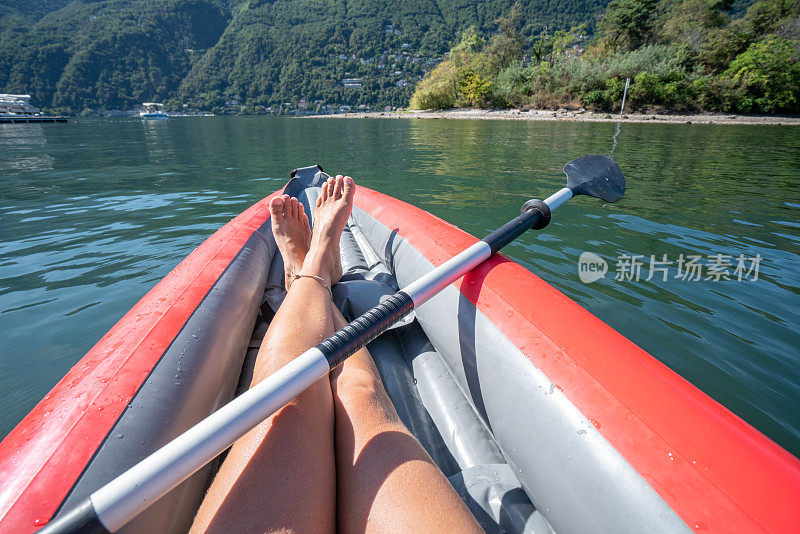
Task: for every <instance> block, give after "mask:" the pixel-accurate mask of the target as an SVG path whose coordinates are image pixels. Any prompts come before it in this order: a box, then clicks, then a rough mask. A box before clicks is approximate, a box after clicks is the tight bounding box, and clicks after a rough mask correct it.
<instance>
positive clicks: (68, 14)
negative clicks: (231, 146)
mask: <svg viewBox="0 0 800 534" xmlns="http://www.w3.org/2000/svg"><path fill="white" fill-rule="evenodd" d="M512 2H513V0H484V1H478V0H383V1H382V0H100V1H91V0H72V1H70V0H33V1H29V2H25V1H23V0H2V6H0V92H23V93H30V94H32V95H33V97H34V103H36V104H38V105H39V106H40V107H43V108H46V109H49V110H53V111H59V110H62V111H72V112H80V111H83V110H86V111H87V112H88V111H89V110H102V109H130V108H132V107H134V106H136V105H137V104H140V103H141V102H143V101H147V100H164V101H167V102H168V103H170V105H171V106H172V107H173V108H180V107H181V106H182V105H188V106H189V107H192V108H200V109H218V110H219V109H222V108H225V107H227V108H228V109H234V108H235V109H239V110H242V106H246V107H244V108H243V109H244V110H245V111H259V110H261V109H263V107H266V106H275V105H279V104H281V103H285V102H292V103H293V104H294V105H296V104H297V103H299V102H300V101H301V100H304V101H307V102H308V103H310V104H311V105H314V104H315V103H316V105H321V104H349V105H357V104H372V105H387V104H392V105H405V104H407V102H408V99H409V98H410V96H411V93H412V92H413V88H414V86H415V85H416V83H417V81H418V80H419V78H420V77H421V76H422V75H423V74H424V73H425V72H427V71H428V70H430V69H431V68H432V67H433V66H434V65H435V64H436V63H438V62H439V61H440V60H441V58H442V56H443V54H444V53H445V52H447V51H448V50H449V49H450V47H451V46H452V45H453V43H454V42H456V41H457V39H458V37H459V36H460V35H461V33H462V32H463V31H464V30H465V29H467V28H468V27H470V26H474V27H475V28H476V29H477V30H478V31H479V32H482V33H486V34H491V33H493V32H495V31H496V25H495V22H494V21H495V20H496V19H498V18H499V17H501V16H503V15H505V14H507V13H508V12H509V10H510V8H511V5H512ZM606 4H607V0H520V1H519V5H518V11H519V14H520V20H521V21H522V22H521V28H520V30H521V34H522V35H523V37H524V38H525V39H526V40H528V41H529V42H532V41H533V40H534V39H535V38H537V37H538V36H540V35H541V34H542V33H544V32H549V33H552V32H554V31H555V30H558V29H567V28H570V27H571V26H574V25H577V24H579V23H583V22H586V23H587V24H588V28H589V31H591V30H592V29H593V28H594V26H595V24H596V22H597V20H598V18H599V16H600V14H601V13H602V12H603V10H604V8H605V5H606ZM347 78H360V80H358V81H356V82H354V83H350V84H349V86H348V87H345V84H344V83H343V80H344V79H347ZM258 106H261V107H258Z"/></svg>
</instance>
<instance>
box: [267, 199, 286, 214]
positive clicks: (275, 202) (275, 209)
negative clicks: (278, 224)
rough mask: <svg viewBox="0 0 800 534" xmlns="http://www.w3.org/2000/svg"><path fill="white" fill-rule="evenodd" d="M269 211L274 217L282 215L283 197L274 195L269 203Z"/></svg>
mask: <svg viewBox="0 0 800 534" xmlns="http://www.w3.org/2000/svg"><path fill="white" fill-rule="evenodd" d="M269 213H270V215H273V216H275V217H282V216H283V198H281V197H275V198H273V199H272V201H271V202H270V203H269Z"/></svg>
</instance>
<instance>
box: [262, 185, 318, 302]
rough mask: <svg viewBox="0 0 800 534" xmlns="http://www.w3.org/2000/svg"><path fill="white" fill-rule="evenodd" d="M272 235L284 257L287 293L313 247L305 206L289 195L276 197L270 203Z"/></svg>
mask: <svg viewBox="0 0 800 534" xmlns="http://www.w3.org/2000/svg"><path fill="white" fill-rule="evenodd" d="M269 213H270V216H271V217H270V220H271V222H272V234H273V235H274V236H275V242H276V243H277V244H278V250H279V251H280V253H281V256H282V257H283V274H284V277H285V279H286V291H289V286H291V284H292V277H291V274H292V272H295V273H299V272H300V269H301V268H302V267H303V261H305V259H306V254H307V253H308V248H309V246H310V245H311V227H310V226H309V225H308V216H306V212H305V210H304V209H303V205H302V204H301V203H300V202H298V200H297V199H296V198H292V197H290V196H289V195H283V196H280V197H275V198H273V199H272V201H271V202H270V203H269Z"/></svg>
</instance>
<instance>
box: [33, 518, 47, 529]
mask: <svg viewBox="0 0 800 534" xmlns="http://www.w3.org/2000/svg"><path fill="white" fill-rule="evenodd" d="M49 521H50V520H49V519H34V520H33V524H34V526H37V527H40V526H42V525H46V524H47V523H48V522H49Z"/></svg>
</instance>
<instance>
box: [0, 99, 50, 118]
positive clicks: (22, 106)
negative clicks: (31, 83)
mask: <svg viewBox="0 0 800 534" xmlns="http://www.w3.org/2000/svg"><path fill="white" fill-rule="evenodd" d="M30 99H31V95H11V94H5V93H3V94H0V117H15V118H16V117H36V116H39V115H41V111H40V110H39V108H36V107H33V106H32V105H31V104H30Z"/></svg>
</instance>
